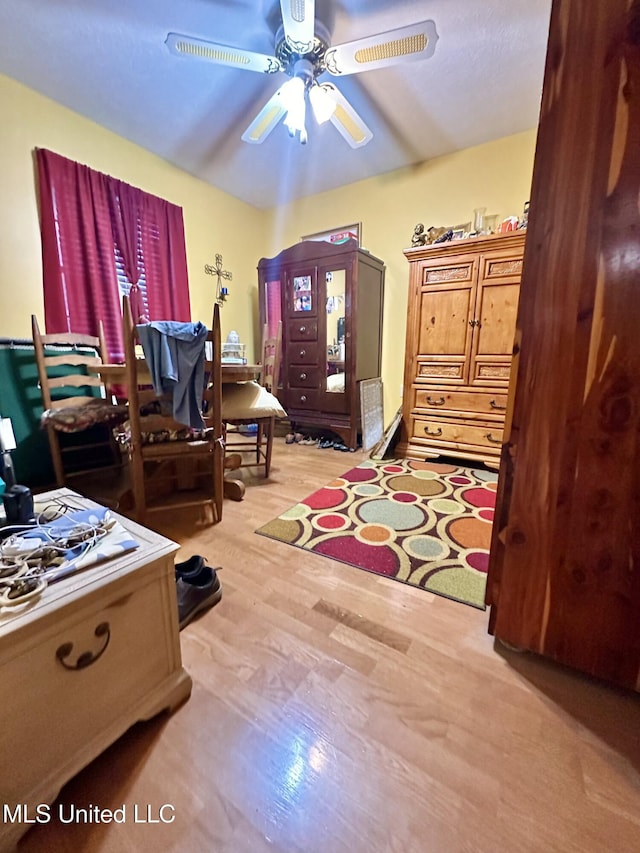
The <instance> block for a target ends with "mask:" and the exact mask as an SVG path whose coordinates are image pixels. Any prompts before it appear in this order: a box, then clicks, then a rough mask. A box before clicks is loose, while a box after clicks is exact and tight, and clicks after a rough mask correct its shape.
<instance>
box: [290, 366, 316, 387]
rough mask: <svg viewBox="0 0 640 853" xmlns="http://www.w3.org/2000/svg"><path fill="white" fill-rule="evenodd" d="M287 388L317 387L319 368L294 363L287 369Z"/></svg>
mask: <svg viewBox="0 0 640 853" xmlns="http://www.w3.org/2000/svg"><path fill="white" fill-rule="evenodd" d="M287 377H288V379H289V388H317V387H318V385H319V383H320V368H318V367H308V366H305V365H294V366H293V367H290V368H289V370H288V371H287Z"/></svg>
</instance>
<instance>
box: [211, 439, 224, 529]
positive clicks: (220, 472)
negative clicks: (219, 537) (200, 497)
mask: <svg viewBox="0 0 640 853" xmlns="http://www.w3.org/2000/svg"><path fill="white" fill-rule="evenodd" d="M223 497H224V446H223V444H222V442H221V441H216V442H215V446H214V448H213V504H214V508H215V513H216V521H222V499H223Z"/></svg>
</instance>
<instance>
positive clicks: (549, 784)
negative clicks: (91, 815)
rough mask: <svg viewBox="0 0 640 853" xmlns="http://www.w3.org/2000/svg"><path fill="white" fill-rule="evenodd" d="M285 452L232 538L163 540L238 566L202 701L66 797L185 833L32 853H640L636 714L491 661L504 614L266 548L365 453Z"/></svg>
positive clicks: (116, 834)
mask: <svg viewBox="0 0 640 853" xmlns="http://www.w3.org/2000/svg"><path fill="white" fill-rule="evenodd" d="M274 456H275V459H274V467H273V471H272V475H271V478H270V480H269V481H268V482H266V481H260V480H248V481H247V482H248V485H247V492H246V497H245V500H244V501H243V502H242V503H233V502H230V501H227V502H225V506H224V517H223V520H222V523H221V524H219V525H217V526H214V527H198V526H197V524H195V523H194V521H193V520H192V519H191V518H190V517H189V516H188V515H187V516H182V517H181V518H179V517H177V516H172V517H170V518H168V519H167V520H166V524H160V523H158V524H155V525H154V526H156V527H157V528H158V529H160V530H161V531H162V532H163V533H165V534H166V535H168V536H171V537H172V538H174V539H176V541H178V542H180V544H181V546H182V550H181V552H180V555H179V558H186V557H188V556H190V555H191V554H193V553H200V554H204V555H206V556H207V557H208V559H209V560H210V562H211V564H212V565H214V566H215V565H221V566H222V567H223V570H222V571H221V573H220V579H221V582H222V586H223V598H222V601H221V602H220V604H219V605H217V606H216V607H215V608H213V610H211V611H209V612H208V613H206V614H204V615H203V616H202V618H200V619H198V620H197V621H195V622H193V623H192V624H191V625H190V626H188V627H187V628H185V629H184V630H183V631H182V634H181V639H182V649H183V656H184V662H185V666H186V668H187V669H188V671H189V672H190V673H191V675H192V677H193V680H194V689H193V693H192V696H191V698H190V699H189V701H188V702H186V703H185V704H184V705H183V706H182V707H181V708H180V709H178V710H177V711H176V712H175V713H174V714H173V715H172V716H168V715H161V716H160V717H159V718H156V719H154V720H152V721H150V722H148V723H142V724H139V725H137V726H135V727H134V728H133V729H132V730H130V731H129V732H128V733H127V734H126V735H125V736H124V737H123V738H121V739H120V740H119V741H118V742H117V743H116V744H115V745H114V746H113V747H111V748H110V749H109V750H108V751H107V752H106V753H104V754H103V755H102V756H101V757H100V758H98V759H97V760H96V761H94V762H93V764H91V765H90V766H89V767H87V768H86V769H85V770H84V771H83V772H82V773H81V774H80V775H79V776H77V777H76V778H75V779H74V780H73V781H72V782H71V783H70V784H69V785H67V786H66V788H65V789H64V790H63V792H62V794H61V802H63V803H66V804H74V805H75V806H76V807H79V808H82V807H87V806H89V805H99V806H100V807H101V808H116V807H119V806H121V805H122V804H123V803H125V804H127V808H128V810H129V812H128V813H129V814H131V812H132V810H133V805H134V804H137V805H138V809H139V814H144V815H146V814H147V812H146V809H147V805H149V806H150V807H151V813H152V814H153V815H157V812H158V809H159V808H160V806H162V805H163V804H165V803H166V804H170V805H172V806H173V807H174V808H175V821H174V822H173V823H172V824H134V823H133V822H132V821H131V820H128V822H127V823H126V824H124V825H116V824H109V825H104V824H101V825H68V826H61V825H60V824H58V823H57V821H56V822H52V823H51V824H49V825H46V826H38V827H35V828H34V829H33V830H32V831H31V832H30V833H29V834H28V835H27V836H25V838H24V839H23V842H22V844H21V846H20V848H19V849H20V850H21V851H24V853H26V851H30V852H31V851H56V853H64V851H74V853H77V851H109V853H111V851H113V853H120V851H147V850H154V851H179V853H182V851H185V852H186V853H200V851H202V853H210V851H214V853H262V851H272V853H273V851H282V853H303V851H304V853H343V851H345V853H346V851H348V853H360V851H362V853H369V851H376V853H377V851H389V853H392V852H393V853H413V851H415V853H432V851H433V853H458V851H460V853H462V851H465V853H472V851H480V852H481V853H518V851H527V853H529V851H544V852H545V853H548V851H562V853H591V851H594V853H595V851H598V852H599V851H615V853H623V851H629V853H631V851H638V850H640V697H638V696H637V695H636V694H630V693H623V692H622V691H619V690H616V689H612V688H610V687H607V686H605V685H602V684H599V683H596V682H594V681H591V680H589V679H587V678H586V677H583V676H581V675H580V674H578V673H575V672H572V671H568V670H563V669H560V668H558V667H556V666H554V665H552V664H550V663H548V662H546V661H544V660H542V659H539V658H536V657H534V656H531V655H528V654H517V653H513V652H509V651H506V650H505V649H503V648H499V647H496V648H494V644H493V640H492V638H491V637H490V636H488V634H487V632H486V625H487V613H483V612H482V611H479V610H475V609H473V608H471V607H466V606H465V605H462V604H457V603H455V602H451V601H448V600H446V599H444V598H440V597H437V596H433V595H431V594H430V593H425V592H421V591H420V590H416V589H413V588H411V587H408V586H405V585H403V584H400V583H397V582H395V581H393V580H387V579H383V578H379V577H377V576H375V575H372V574H368V573H366V572H363V571H360V570H358V569H355V568H352V567H350V566H346V565H343V564H341V563H337V562H334V561H331V560H329V559H327V558H325V557H321V556H315V555H310V554H308V553H306V552H304V551H302V550H299V549H297V548H293V547H291V546H289V545H285V544H282V543H279V542H274V541H272V540H269V539H265V538H264V537H261V536H257V535H255V533H254V530H255V529H256V528H257V527H259V526H260V525H262V524H264V523H265V522H267V521H269V520H270V519H272V518H274V517H275V516H276V515H278V514H279V513H280V512H282V511H284V510H285V509H287V508H288V507H289V506H291V505H292V504H294V503H296V502H297V501H298V500H299V499H301V498H304V497H305V496H306V495H307V494H309V493H310V492H311V491H312V490H314V489H316V488H319V487H320V486H321V485H323V484H324V483H325V482H327V481H328V480H329V479H331V478H332V477H333V476H336V475H339V474H340V473H342V472H344V471H345V470H347V469H348V468H349V467H351V466H352V465H355V464H357V463H358V462H359V461H361V459H362V458H363V455H362V454H361V453H352V454H347V453H339V452H336V451H333V450H330V449H328V450H318V449H316V448H315V447H304V446H300V445H285V443H284V440H283V439H278V440H277V441H276V448H275V451H274ZM157 520H158V519H156V521H157ZM52 737H55V733H52ZM165 814H167V815H168V814H169V813H168V812H165Z"/></svg>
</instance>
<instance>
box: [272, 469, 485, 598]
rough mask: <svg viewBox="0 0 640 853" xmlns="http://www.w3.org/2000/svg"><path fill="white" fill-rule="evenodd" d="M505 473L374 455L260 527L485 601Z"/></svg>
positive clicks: (452, 594)
mask: <svg viewBox="0 0 640 853" xmlns="http://www.w3.org/2000/svg"><path fill="white" fill-rule="evenodd" d="M497 479H498V475H497V473H496V472H495V471H488V470H485V469H483V468H479V469H477V468H461V467H458V466H456V465H450V464H446V463H437V462H420V461H417V460H412V459H400V460H387V461H381V462H376V461H374V460H367V461H366V462H363V463H362V464H361V465H358V467H357V468H352V469H351V470H350V471H347V473H346V474H343V475H342V477H338V478H337V479H336V480H333V482H331V483H328V484H327V485H326V486H324V487H323V488H322V489H319V490H318V491H317V492H314V493H313V494H312V495H310V496H309V497H308V498H306V499H305V500H304V501H302V502H301V503H299V504H296V505H295V506H294V507H292V508H291V509H289V510H287V511H286V512H284V513H283V514H282V515H280V516H278V518H276V519H274V520H273V521H270V522H269V523H268V524H265V525H264V527H261V528H259V529H258V530H257V531H256V533H260V534H261V535H263V536H268V537H270V538H271V539H278V540H280V541H281V542H287V543H289V544H290V545H297V546H298V547H299V548H305V549H306V550H307V551H313V552H315V553H316V554H324V555H325V556H326V557H332V558H333V559H334V560H340V561H341V562H343V563H349V564H350V565H352V566H357V567H358V568H360V569H366V570H367V571H370V572H375V573H376V574H379V575H385V576H387V577H389V578H393V579H394V580H398V581H402V582H404V583H408V584H411V585H412V586H416V587H419V588H420V589H426V590H429V592H433V593H436V594H438V595H444V596H446V597H447V598H452V599H455V600H456V601H461V602H463V603H465V604H470V605H472V606H473V607H478V608H481V609H484V606H485V605H484V594H485V585H486V573H487V567H488V561H489V546H490V542H491V526H492V523H493V513H494V507H495V499H496V486H497Z"/></svg>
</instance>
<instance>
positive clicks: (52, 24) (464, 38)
mask: <svg viewBox="0 0 640 853" xmlns="http://www.w3.org/2000/svg"><path fill="white" fill-rule="evenodd" d="M550 3H551V0H316V12H317V17H318V18H320V19H321V20H322V21H323V23H324V24H325V25H327V26H328V27H329V29H330V31H331V33H332V38H331V42H332V44H341V43H343V42H347V41H351V40H352V39H357V38H364V37H365V36H368V35H374V34H377V33H380V32H384V31H386V30H389V29H395V28H397V27H401V26H405V25H408V24H411V23H414V22H416V21H422V20H425V19H427V18H431V19H432V20H433V21H434V22H435V25H436V28H437V31H438V35H439V41H438V43H437V46H436V51H435V55H434V56H433V57H432V58H431V59H427V60H423V61H418V62H410V63H408V64H406V65H398V66H394V67H392V68H385V69H379V70H370V71H367V72H365V73H362V74H358V75H353V76H350V77H344V78H340V79H339V80H338V79H337V78H334V77H330V75H325V77H324V78H321V81H322V79H329V80H331V81H332V82H334V83H336V84H337V86H338V87H339V88H340V90H341V91H342V93H343V94H344V95H345V96H346V97H347V98H348V99H349V101H350V102H351V103H352V105H353V106H354V107H355V109H356V110H357V111H358V112H359V114H360V115H361V116H362V118H363V119H364V121H365V122H366V124H367V125H368V126H369V127H370V128H371V130H372V131H373V133H374V137H373V139H372V141H371V142H370V143H369V144H368V145H366V146H365V147H363V148H361V149H356V150H354V149H351V148H350V147H349V146H348V145H347V143H346V142H345V140H344V139H343V138H342V137H341V136H340V135H339V133H338V131H337V130H336V128H335V127H333V125H331V123H327V124H325V125H322V126H318V125H316V124H315V123H314V121H313V119H309V120H308V122H307V127H308V131H309V141H308V143H307V145H306V146H302V145H300V143H299V142H298V141H297V140H295V139H291V138H290V137H289V136H288V134H287V131H286V128H285V127H284V126H283V125H282V124H280V125H279V126H278V127H276V129H275V130H274V131H273V132H272V133H271V135H270V136H269V137H268V138H267V139H266V140H265V141H264V142H263V143H262V144H261V145H249V144H247V143H244V142H242V141H241V139H240V137H241V135H242V133H243V132H244V130H245V129H246V127H247V125H248V124H249V122H250V121H251V120H252V119H253V117H254V116H255V115H256V113H257V112H258V111H259V110H260V108H261V107H262V106H263V105H264V103H265V102H266V101H267V100H268V99H269V97H270V96H271V95H272V94H273V92H274V91H275V90H276V89H277V88H278V87H279V86H280V85H281V83H282V82H283V81H284V80H285V79H286V78H285V77H284V76H283V75H281V74H278V75H263V74H257V73H252V72H249V71H246V70H241V69H236V68H227V67H224V66H221V65H213V64H211V63H207V62H202V61H197V60H195V59H186V58H181V57H176V56H174V55H172V54H170V53H169V51H168V50H167V48H166V46H165V44H164V42H165V39H166V37H167V33H169V32H179V33H182V34H187V35H192V36H195V37H197V38H203V39H208V40H212V41H216V42H221V43H223V44H228V45H231V46H234V47H242V48H247V49H250V50H255V51H258V52H260V53H267V54H272V53H273V49H274V32H275V30H276V28H277V25H278V23H279V3H278V0H2V2H1V3H0V73H3V74H6V75H7V76H9V77H12V78H14V79H15V80H18V81H20V82H21V83H24V84H25V85H27V86H29V87H31V88H33V89H35V90H36V91H38V92H41V93H42V94H44V95H46V96H48V97H50V98H52V99H53V100H55V101H57V102H59V103H61V104H63V105H65V106H67V107H69V108H71V109H72V110H74V111H75V112H77V113H80V114H81V115H83V116H86V117H87V118H90V119H92V120H93V121H95V122H98V124H101V125H103V126H104V127H106V128H109V129H110V130H112V131H114V132H115V133H117V134H119V135H120V136H123V137H125V138H126V139H129V140H131V141H132V142H135V143H137V144H138V145H141V146H142V147H143V148H146V149H148V150H149V151H152V152H154V153H155V154H158V155H159V156H160V157H163V158H164V159H165V160H168V161H169V162H171V163H173V164H175V165H176V166H178V167H180V168H181V169H184V170H185V171H187V172H189V173H191V174H193V175H196V176H198V177H200V178H202V179H203V180H204V181H207V182H208V183H210V184H213V185H214V186H216V187H219V188H220V189H222V190H224V191H225V192H228V193H230V194H232V195H234V196H236V197H237V198H240V199H242V200H244V201H246V202H248V203H250V204H252V205H254V206H256V207H259V208H266V207H271V206H274V205H277V204H281V203H283V202H285V201H287V200H290V199H293V198H297V197H300V196H305V195H311V194H314V193H318V192H321V191H323V190H329V189H333V188H335V187H337V186H342V185H343V184H349V183H352V182H353V181H358V180H361V179H362V178H366V177H370V176H372V175H378V174H382V173H384V172H389V171H392V170H394V169H398V168H401V167H403V166H408V165H411V164H415V163H419V162H422V161H425V160H429V159H431V158H432V157H437V156H439V155H442V154H446V153H448V152H451V151H456V150H460V149H462V148H468V147H470V146H473V145H478V144H480V143H482V142H486V141H489V140H491V139H497V138H499V137H502V136H507V135H509V134H512V133H518V132H519V131H523V130H526V129H529V128H532V127H535V125H536V123H537V120H538V110H539V104H540V93H541V89H542V74H543V68H544V57H545V52H546V41H547V32H548V23H549V10H550ZM59 153H61V154H64V153H65V152H63V151H61V152H59Z"/></svg>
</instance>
